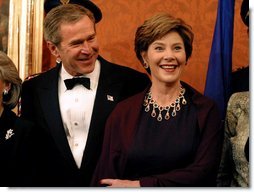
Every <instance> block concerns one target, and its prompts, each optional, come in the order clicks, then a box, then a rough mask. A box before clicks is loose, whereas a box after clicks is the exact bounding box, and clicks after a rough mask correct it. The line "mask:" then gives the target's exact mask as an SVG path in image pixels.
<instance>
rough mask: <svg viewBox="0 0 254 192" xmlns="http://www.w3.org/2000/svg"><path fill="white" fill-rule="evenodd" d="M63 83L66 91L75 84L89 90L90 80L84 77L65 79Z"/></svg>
mask: <svg viewBox="0 0 254 192" xmlns="http://www.w3.org/2000/svg"><path fill="white" fill-rule="evenodd" d="M64 83H65V86H66V88H67V90H70V89H72V88H73V87H74V86H75V85H76V84H81V85H83V86H84V87H86V88H87V89H90V79H89V78H86V77H76V78H72V79H65V80H64Z"/></svg>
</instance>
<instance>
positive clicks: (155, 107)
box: [143, 87, 187, 121]
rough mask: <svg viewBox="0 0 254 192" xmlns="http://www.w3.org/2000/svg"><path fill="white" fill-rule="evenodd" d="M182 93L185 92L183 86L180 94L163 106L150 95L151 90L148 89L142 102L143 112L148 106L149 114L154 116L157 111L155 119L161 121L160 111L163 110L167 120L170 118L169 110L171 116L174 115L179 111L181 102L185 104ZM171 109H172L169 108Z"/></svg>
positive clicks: (146, 110)
mask: <svg viewBox="0 0 254 192" xmlns="http://www.w3.org/2000/svg"><path fill="white" fill-rule="evenodd" d="M184 93H185V88H182V87H181V88H180V94H179V96H178V97H177V98H176V100H175V101H174V102H173V103H171V104H170V105H167V106H165V107H163V106H160V105H159V104H158V103H157V102H156V101H155V100H154V99H153V97H152V93H151V90H149V91H148V93H147V94H146V96H145V99H144V103H143V105H144V106H145V112H149V111H150V108H152V112H151V116H152V117H154V118H156V116H157V113H156V111H158V112H159V113H158V117H157V121H162V119H163V118H162V113H163V112H164V111H165V113H166V114H165V116H164V118H165V120H169V119H170V112H171V111H172V112H171V116H172V117H175V116H176V112H177V111H180V109H181V104H182V105H186V104H187V101H186V99H185V97H184ZM171 109H172V110H171Z"/></svg>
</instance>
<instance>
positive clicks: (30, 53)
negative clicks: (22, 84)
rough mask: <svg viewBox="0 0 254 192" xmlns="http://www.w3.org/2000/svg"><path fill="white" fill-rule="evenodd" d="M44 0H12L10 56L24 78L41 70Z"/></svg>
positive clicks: (9, 33) (10, 8)
mask: <svg viewBox="0 0 254 192" xmlns="http://www.w3.org/2000/svg"><path fill="white" fill-rule="evenodd" d="M43 4H44V1H43V0H40V1H38V0H26V1H23V0H10V3H9V32H8V52H7V54H8V56H9V57H10V58H11V59H12V60H13V62H14V63H15V64H16V66H17V68H18V70H19V74H20V77H21V79H22V80H25V79H26V78H27V77H28V76H30V75H32V74H35V73H39V72H41V69H42V43H43V26H42V25H43V18H44V10H43Z"/></svg>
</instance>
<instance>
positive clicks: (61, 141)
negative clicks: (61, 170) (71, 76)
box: [38, 66, 77, 168]
mask: <svg viewBox="0 0 254 192" xmlns="http://www.w3.org/2000/svg"><path fill="white" fill-rule="evenodd" d="M59 69H60V66H57V67H56V68H55V69H53V70H52V71H51V72H50V73H48V74H47V77H46V78H44V80H45V82H44V83H43V85H46V86H40V87H38V97H39V100H40V103H41V107H42V111H43V115H44V116H45V119H46V122H47V125H48V128H49V131H50V132H51V134H52V137H53V138H54V140H55V143H56V145H57V147H58V149H59V150H60V151H61V153H62V155H63V157H64V158H65V159H66V160H67V161H68V162H70V165H71V166H73V168H77V166H76V164H75V160H74V158H73V156H72V153H71V150H70V147H69V144H68V140H67V138H66V134H65V131H64V127H63V123H62V118H61V113H60V107H59V98H58V76H59Z"/></svg>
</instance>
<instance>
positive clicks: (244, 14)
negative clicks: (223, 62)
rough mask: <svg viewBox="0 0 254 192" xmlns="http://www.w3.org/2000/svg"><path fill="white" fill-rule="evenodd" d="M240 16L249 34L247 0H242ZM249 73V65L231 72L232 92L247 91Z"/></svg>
mask: <svg viewBox="0 0 254 192" xmlns="http://www.w3.org/2000/svg"><path fill="white" fill-rule="evenodd" d="M240 16H241V19H242V21H243V23H244V24H245V26H246V27H247V33H248V35H249V0H243V2H242V5H241V10H240ZM249 73H250V72H249V66H246V67H242V68H239V69H237V70H236V71H234V72H233V73H232V83H231V84H232V94H233V93H236V92H243V91H249V82H250V78H249Z"/></svg>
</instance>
